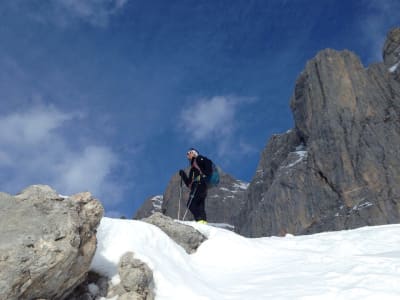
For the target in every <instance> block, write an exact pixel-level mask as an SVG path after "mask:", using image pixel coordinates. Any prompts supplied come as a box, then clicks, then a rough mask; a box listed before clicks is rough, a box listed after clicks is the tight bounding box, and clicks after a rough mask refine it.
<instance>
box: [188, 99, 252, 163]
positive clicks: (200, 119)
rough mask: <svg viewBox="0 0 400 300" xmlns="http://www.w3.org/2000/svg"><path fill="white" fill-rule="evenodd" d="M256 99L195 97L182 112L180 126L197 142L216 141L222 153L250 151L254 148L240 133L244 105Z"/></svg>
mask: <svg viewBox="0 0 400 300" xmlns="http://www.w3.org/2000/svg"><path fill="white" fill-rule="evenodd" d="M254 100H255V99H254V98H240V97H234V96H215V97H212V98H202V99H199V100H197V101H195V102H193V101H192V102H191V103H190V105H188V107H186V108H184V109H183V110H182V111H181V113H180V119H181V125H180V129H181V130H183V131H184V133H185V134H186V136H187V137H188V138H189V140H192V141H191V142H193V143H213V144H214V145H215V146H216V148H217V151H218V154H219V155H220V156H226V153H231V154H235V153H241V154H243V153H247V152H249V151H252V149H253V148H252V147H251V145H249V144H247V143H246V142H244V140H243V138H241V137H239V136H238V135H239V134H238V129H239V127H240V126H241V125H240V124H241V121H240V108H241V107H242V105H244V104H250V103H251V102H253V101H254ZM239 140H240V143H238V141H239ZM233 149H234V150H233ZM228 150H229V151H228Z"/></svg>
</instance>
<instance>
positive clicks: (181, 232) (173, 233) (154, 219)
mask: <svg viewBox="0 0 400 300" xmlns="http://www.w3.org/2000/svg"><path fill="white" fill-rule="evenodd" d="M142 221H144V222H147V223H149V224H153V225H155V226H157V227H159V228H160V229H161V230H162V231H164V232H165V233H166V234H167V235H168V236H169V237H170V238H171V239H172V240H174V241H175V242H176V243H177V244H178V245H180V246H182V247H183V248H184V249H185V251H186V252H187V253H189V254H190V253H193V252H195V251H196V249H197V248H198V247H199V246H200V245H201V243H202V242H204V241H205V240H206V237H205V236H204V235H202V234H201V233H200V232H198V231H197V230H195V229H194V228H193V227H191V226H188V225H185V224H181V223H178V222H175V221H174V220H173V219H171V218H170V217H167V216H165V215H163V214H161V213H155V214H153V215H151V216H150V217H148V218H145V219H142Z"/></svg>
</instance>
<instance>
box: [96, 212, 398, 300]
mask: <svg viewBox="0 0 400 300" xmlns="http://www.w3.org/2000/svg"><path fill="white" fill-rule="evenodd" d="M185 223H186V224H189V225H192V226H193V227H195V228H196V229H198V230H199V231H201V232H202V233H203V234H205V235H206V236H207V237H208V240H207V241H206V242H204V243H203V244H202V245H201V246H200V247H199V249H198V250H197V252H196V253H194V254H192V255H188V254H186V252H185V251H184V250H183V249H182V248H181V247H180V246H178V245H177V244H175V243H174V242H173V241H172V240H171V239H170V238H169V237H168V236H167V235H165V234H164V233H163V232H162V231H161V230H160V229H158V228H157V227H155V226H153V225H150V224H147V223H144V222H141V221H135V220H120V219H110V218H103V219H102V221H101V224H100V226H99V229H98V240H99V242H98V249H97V252H96V255H95V258H94V260H93V263H92V269H93V270H95V271H97V272H100V273H102V274H104V275H108V276H109V277H113V280H114V282H115V283H117V282H118V280H119V278H118V275H117V264H118V261H119V258H120V257H121V256H122V254H124V253H125V252H127V251H133V252H134V253H135V257H136V258H139V259H141V260H142V261H144V262H146V263H147V264H148V265H149V267H150V268H151V269H152V270H153V272H154V279H155V286H156V291H155V292H156V299H158V300H161V299H171V300H172V299H173V300H179V299H182V300H183V299H185V300H187V299H190V300H196V299H199V300H200V299H202V300H203V299H215V300H221V299H226V300H233V299H238V300H239V299H240V300H243V299H252V300H256V299H310V300H311V299H346V300H349V299H363V300H366V299H385V300H386V299H400V225H386V226H376V227H364V228H360V229H356V230H350V231H339V232H329V233H321V234H315V235H307V236H290V235H288V236H286V237H266V238H257V239H249V238H245V237H242V236H239V235H237V234H235V233H233V232H231V231H228V230H224V229H221V228H215V227H212V226H208V225H201V224H197V223H194V222H185Z"/></svg>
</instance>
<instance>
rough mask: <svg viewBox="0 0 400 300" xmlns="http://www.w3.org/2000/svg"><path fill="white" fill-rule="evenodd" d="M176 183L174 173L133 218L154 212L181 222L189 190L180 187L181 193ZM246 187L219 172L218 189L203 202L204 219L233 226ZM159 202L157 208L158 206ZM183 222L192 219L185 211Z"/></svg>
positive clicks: (177, 180) (176, 175)
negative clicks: (158, 192) (160, 194)
mask: <svg viewBox="0 0 400 300" xmlns="http://www.w3.org/2000/svg"><path fill="white" fill-rule="evenodd" d="M187 172H188V170H187ZM180 183H181V180H180V176H179V175H178V174H174V175H173V176H172V178H171V180H170V182H169V184H168V186H167V189H166V191H165V193H164V195H163V196H158V197H152V198H149V199H148V200H147V201H146V202H145V203H144V204H143V206H142V207H141V208H140V209H139V211H138V213H137V214H136V216H135V218H136V219H141V218H144V217H148V216H150V215H151V214H152V213H154V212H161V211H162V212H163V213H164V214H165V215H167V216H170V217H171V218H174V219H180V220H182V218H183V216H184V214H185V211H186V202H187V200H188V198H189V189H188V188H187V187H186V186H185V185H184V184H183V186H182V192H181V188H180V187H181V185H180ZM247 187H248V184H247V183H244V182H242V181H239V180H236V179H234V178H233V177H231V176H230V175H228V174H226V173H224V172H222V171H220V183H219V185H218V187H216V188H211V189H209V190H208V196H207V199H206V213H207V220H208V221H209V222H214V223H226V224H233V222H234V219H235V217H236V215H237V214H238V213H239V211H240V210H241V209H242V208H243V206H244V203H245V202H244V194H245V191H246V189H247ZM160 199H161V208H160V206H159V205H160V201H159V200H160ZM179 199H180V201H179ZM185 220H186V221H189V220H193V216H192V214H191V213H190V212H189V211H188V212H187V214H186V217H185Z"/></svg>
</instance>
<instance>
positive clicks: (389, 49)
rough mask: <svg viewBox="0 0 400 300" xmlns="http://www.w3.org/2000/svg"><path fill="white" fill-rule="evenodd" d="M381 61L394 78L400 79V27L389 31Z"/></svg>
mask: <svg viewBox="0 0 400 300" xmlns="http://www.w3.org/2000/svg"><path fill="white" fill-rule="evenodd" d="M383 61H384V63H385V65H386V67H388V68H389V72H391V73H394V77H395V79H397V80H400V28H394V29H393V30H391V31H390V32H389V34H388V36H387V39H386V42H385V45H384V47H383Z"/></svg>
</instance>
